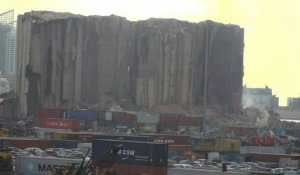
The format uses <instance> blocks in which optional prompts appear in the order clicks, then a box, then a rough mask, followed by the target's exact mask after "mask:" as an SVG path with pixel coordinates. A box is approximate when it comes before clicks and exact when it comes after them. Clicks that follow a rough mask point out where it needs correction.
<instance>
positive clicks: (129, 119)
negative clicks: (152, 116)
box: [112, 112, 136, 123]
mask: <svg viewBox="0 0 300 175" xmlns="http://www.w3.org/2000/svg"><path fill="white" fill-rule="evenodd" d="M112 119H113V121H114V122H117V123H118V122H125V123H135V122H136V115H135V114H128V113H127V112H113V113H112Z"/></svg>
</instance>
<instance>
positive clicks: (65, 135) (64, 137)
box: [52, 132, 69, 140]
mask: <svg viewBox="0 0 300 175" xmlns="http://www.w3.org/2000/svg"><path fill="white" fill-rule="evenodd" d="M52 137H53V139H54V140H68V139H69V134H68V133H66V132H53V133H52Z"/></svg>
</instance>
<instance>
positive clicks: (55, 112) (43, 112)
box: [36, 108, 63, 118]
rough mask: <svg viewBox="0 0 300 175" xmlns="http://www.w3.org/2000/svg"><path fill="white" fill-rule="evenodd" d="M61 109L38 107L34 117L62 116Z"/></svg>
mask: <svg viewBox="0 0 300 175" xmlns="http://www.w3.org/2000/svg"><path fill="white" fill-rule="evenodd" d="M62 116H63V109H59V108H39V109H38V110H37V112H36V118H62Z"/></svg>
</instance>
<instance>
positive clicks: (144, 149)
mask: <svg viewBox="0 0 300 175" xmlns="http://www.w3.org/2000/svg"><path fill="white" fill-rule="evenodd" d="M113 145H121V146H122V148H121V149H120V150H119V151H118V153H117V156H116V157H115V159H114V162H116V163H126V164H142V165H162V166H166V165H167V164H168V144H164V143H151V142H132V141H120V140H93V146H92V159H94V160H97V159H99V158H101V157H102V156H103V155H104V154H106V153H107V152H108V151H110V150H111V148H112V147H113ZM105 162H106V163H111V162H112V159H109V160H107V161H105Z"/></svg>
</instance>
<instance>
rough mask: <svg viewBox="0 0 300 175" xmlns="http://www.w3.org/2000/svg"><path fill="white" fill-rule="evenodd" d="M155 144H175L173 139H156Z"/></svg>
mask: <svg viewBox="0 0 300 175" xmlns="http://www.w3.org/2000/svg"><path fill="white" fill-rule="evenodd" d="M154 142H156V143H175V141H174V140H172V139H154Z"/></svg>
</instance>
